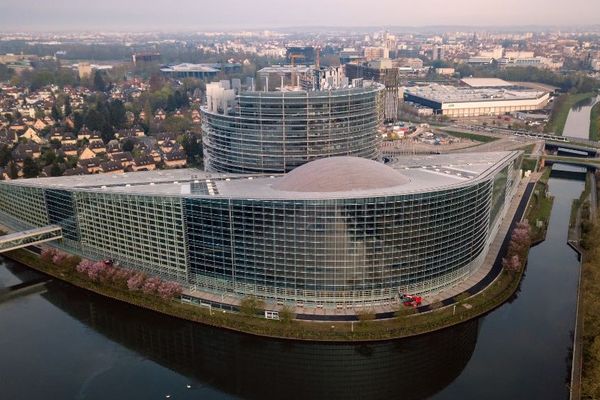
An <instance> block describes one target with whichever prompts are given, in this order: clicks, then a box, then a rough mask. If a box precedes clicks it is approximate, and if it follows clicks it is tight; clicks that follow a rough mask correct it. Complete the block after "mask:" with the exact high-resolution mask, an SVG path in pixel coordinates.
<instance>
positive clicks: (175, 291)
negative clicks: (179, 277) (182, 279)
mask: <svg viewBox="0 0 600 400" xmlns="http://www.w3.org/2000/svg"><path fill="white" fill-rule="evenodd" d="M157 292H158V295H159V296H160V297H162V298H163V299H165V300H166V299H172V298H175V297H179V296H181V292H182V288H181V285H180V284H179V283H177V282H162V283H161V284H160V285H159V286H158V289H157Z"/></svg>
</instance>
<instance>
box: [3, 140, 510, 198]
mask: <svg viewBox="0 0 600 400" xmlns="http://www.w3.org/2000/svg"><path fill="white" fill-rule="evenodd" d="M517 154H518V152H516V151H512V152H506V151H505V152H487V153H453V154H442V155H421V156H398V157H394V158H392V159H391V161H390V162H389V163H387V164H386V165H387V166H389V167H392V168H393V169H395V170H397V171H398V172H399V173H400V174H401V175H403V177H404V178H406V182H405V183H403V184H402V185H398V186H390V187H382V188H374V189H366V190H360V189H359V190H346V191H344V190H341V191H339V190H338V191H326V190H324V191H320V192H298V191H286V190H280V189H277V186H278V185H277V182H279V181H281V180H282V179H283V176H282V175H264V174H261V175H247V174H223V173H211V172H205V171H201V170H198V169H175V170H157V171H144V172H131V173H124V174H100V175H81V176H68V177H49V178H34V179H18V180H14V181H7V182H6V183H5V184H11V185H20V186H33V187H44V188H54V189H65V190H76V191H94V192H101V193H120V194H123V193H127V194H138V195H157V196H176V197H204V198H206V197H210V198H233V199H259V200H260V199H264V200H277V199H281V200H308V199H317V200H319V199H336V198H354V197H378V196H393V195H402V194H410V193H420V192H430V191H437V190H444V189H451V188H454V187H460V186H465V185H468V184H470V183H471V182H472V181H474V180H480V179H484V178H486V177H487V176H488V175H489V174H491V173H492V172H494V171H495V170H496V169H498V168H500V166H501V165H502V164H503V162H504V161H508V160H510V159H511V158H513V157H515V156H516V155H517ZM198 186H200V187H201V188H202V190H195V189H194V188H195V187H196V188H197V187H198Z"/></svg>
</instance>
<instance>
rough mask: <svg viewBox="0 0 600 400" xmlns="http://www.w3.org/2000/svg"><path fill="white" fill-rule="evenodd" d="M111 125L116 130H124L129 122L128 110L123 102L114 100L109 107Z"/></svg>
mask: <svg viewBox="0 0 600 400" xmlns="http://www.w3.org/2000/svg"><path fill="white" fill-rule="evenodd" d="M108 110H109V115H110V123H111V125H112V126H113V127H115V128H123V127H124V126H125V123H126V122H127V110H125V106H124V105H123V102H122V101H121V100H113V101H111V102H110V104H109V106H108Z"/></svg>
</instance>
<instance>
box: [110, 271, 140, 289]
mask: <svg viewBox="0 0 600 400" xmlns="http://www.w3.org/2000/svg"><path fill="white" fill-rule="evenodd" d="M133 274H134V272H133V271H130V270H128V269H123V268H115V273H114V274H113V275H112V276H111V281H112V283H114V284H115V285H120V286H127V281H128V280H129V278H131V277H132V276H133Z"/></svg>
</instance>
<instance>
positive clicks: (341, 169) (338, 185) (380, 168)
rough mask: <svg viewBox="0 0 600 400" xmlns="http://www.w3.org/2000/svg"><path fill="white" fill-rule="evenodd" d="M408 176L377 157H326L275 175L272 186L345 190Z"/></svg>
mask: <svg viewBox="0 0 600 400" xmlns="http://www.w3.org/2000/svg"><path fill="white" fill-rule="evenodd" d="M408 182H409V179H408V178H407V177H405V176H404V175H402V174H401V173H399V172H398V171H396V170H395V169H393V168H391V167H388V166H387V165H384V164H382V163H379V162H377V161H373V160H368V159H366V158H360V157H329V158H322V159H319V160H315V161H311V162H309V163H307V164H304V165H302V166H300V167H298V168H296V169H294V170H292V171H290V172H288V173H287V174H285V176H283V177H282V178H280V179H278V180H277V182H275V183H274V184H273V189H275V190H282V191H288V192H345V191H351V190H369V189H382V188H388V187H393V186H399V185H404V184H405V183H408Z"/></svg>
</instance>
